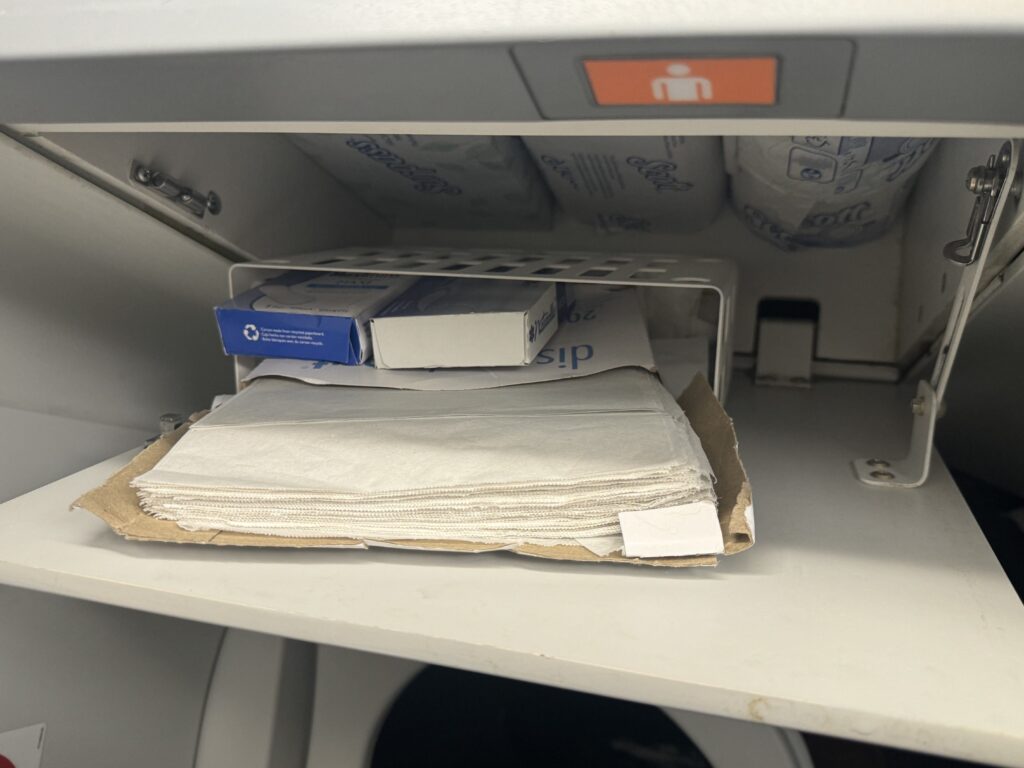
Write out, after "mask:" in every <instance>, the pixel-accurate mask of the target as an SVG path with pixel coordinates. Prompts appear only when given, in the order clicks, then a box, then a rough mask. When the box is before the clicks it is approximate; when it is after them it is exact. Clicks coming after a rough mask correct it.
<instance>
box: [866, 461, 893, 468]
mask: <svg viewBox="0 0 1024 768" xmlns="http://www.w3.org/2000/svg"><path fill="white" fill-rule="evenodd" d="M865 463H866V464H867V465H868V466H869V467H888V466H889V462H888V461H886V460H885V459H868V460H867V462H865Z"/></svg>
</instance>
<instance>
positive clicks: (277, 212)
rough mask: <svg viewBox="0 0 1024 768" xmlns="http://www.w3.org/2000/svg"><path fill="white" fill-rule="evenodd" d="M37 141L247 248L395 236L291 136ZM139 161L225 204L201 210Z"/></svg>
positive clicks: (260, 253)
mask: <svg viewBox="0 0 1024 768" xmlns="http://www.w3.org/2000/svg"><path fill="white" fill-rule="evenodd" d="M33 141H34V143H36V144H38V145H39V146H41V147H42V148H43V149H45V150H47V151H50V152H53V153H55V154H57V155H58V156H59V157H60V158H61V159H62V160H63V161H66V162H67V163H69V164H70V165H72V166H74V167H76V168H81V169H83V170H84V171H85V172H86V173H90V174H95V175H97V176H98V177H99V178H100V179H102V180H103V181H104V182H105V183H107V184H109V185H111V186H112V188H114V189H116V190H117V191H118V193H119V194H121V195H124V196H128V197H130V198H131V199H133V200H136V201H139V202H140V203H141V204H143V205H147V206H150V207H155V208H159V209H160V210H161V212H162V213H163V214H164V215H166V216H169V217H171V218H173V219H174V220H175V222H176V224H177V225H178V226H182V227H186V228H188V229H190V230H192V231H196V232H198V233H201V234H202V235H203V236H205V237H208V238H210V239H211V240H212V241H213V242H214V243H216V244H218V245H220V246H222V247H223V248H224V249H225V250H226V251H230V252H235V253H238V254H239V255H240V256H242V257H246V258H270V257H272V256H281V255H283V254H287V253H301V252H304V251H314V250H320V249H323V248H330V247H334V246H337V245H341V244H343V243H349V242H363V243H365V242H377V241H379V240H381V239H385V238H387V236H388V228H387V226H386V225H385V224H384V222H382V221H381V220H380V219H378V218H377V217H376V215H375V214H373V213H372V212H371V211H370V210H369V209H367V208H366V207H365V206H364V205H363V204H362V203H360V202H359V201H358V200H356V199H355V198H353V197H352V195H351V194H350V193H349V192H348V191H347V190H346V189H345V188H344V187H343V186H341V185H340V184H339V183H338V182H337V181H336V180H335V179H333V178H332V177H331V176H330V175H329V174H328V173H327V172H326V171H325V170H324V169H323V168H321V167H320V166H319V165H317V164H316V163H315V162H313V161H312V160H310V159H309V158H308V157H306V156H305V155H304V154H303V153H302V152H301V151H300V150H298V149H297V148H296V147H295V146H294V145H293V144H292V143H291V142H290V141H288V140H287V139H286V138H285V137H283V136H274V135H261V134H245V133H243V134H195V133H143V134H116V133H68V134H44V135H42V136H39V137H38V138H36V139H34V140H33ZM136 161H137V162H139V163H142V164H143V165H145V166H147V167H150V168H152V169H153V170H158V171H160V172H162V173H165V174H167V175H168V176H171V177H173V178H174V179H176V180H177V181H179V182H181V183H183V184H186V185H189V186H191V187H193V188H194V189H195V191H196V192H198V193H200V194H203V195H205V194H207V193H208V192H209V191H210V190H213V191H215V192H216V193H217V195H218V197H219V198H220V201H221V207H222V210H221V211H220V213H218V214H216V215H213V214H210V213H207V214H206V215H205V216H203V217H202V218H199V217H197V216H195V215H193V214H192V213H189V212H187V211H184V210H183V209H182V208H181V207H180V206H178V205H176V204H174V203H172V202H171V201H170V200H168V199H167V198H166V197H164V196H162V195H160V194H159V193H157V192H154V191H153V190H150V189H146V188H145V187H142V186H140V185H139V184H136V183H133V182H132V181H130V180H129V169H130V168H131V165H132V163H133V162H136Z"/></svg>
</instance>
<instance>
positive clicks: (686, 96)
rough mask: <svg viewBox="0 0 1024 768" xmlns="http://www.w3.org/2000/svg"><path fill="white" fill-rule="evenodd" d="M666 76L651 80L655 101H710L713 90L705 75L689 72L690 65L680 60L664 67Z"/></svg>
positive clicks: (712, 97)
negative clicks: (700, 75)
mask: <svg viewBox="0 0 1024 768" xmlns="http://www.w3.org/2000/svg"><path fill="white" fill-rule="evenodd" d="M665 71H666V72H667V73H668V76H667V77H666V76H662V77H656V78H654V79H653V80H651V92H652V93H653V95H654V98H655V100H657V101H673V102H688V101H711V100H712V99H714V90H713V89H712V86H711V81H710V80H708V79H707V78H706V77H696V76H694V75H692V74H690V72H691V70H690V67H689V66H688V65H686V64H683V63H681V62H677V63H675V64H669V65H668V66H667V67H665Z"/></svg>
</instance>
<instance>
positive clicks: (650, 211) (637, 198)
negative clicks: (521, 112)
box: [523, 136, 725, 232]
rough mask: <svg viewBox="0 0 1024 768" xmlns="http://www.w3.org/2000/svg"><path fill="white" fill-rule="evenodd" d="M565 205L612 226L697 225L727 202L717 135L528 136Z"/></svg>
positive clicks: (682, 228) (665, 228)
mask: <svg viewBox="0 0 1024 768" xmlns="http://www.w3.org/2000/svg"><path fill="white" fill-rule="evenodd" d="M523 141H524V142H525V144H526V148H527V149H528V150H529V151H530V153H531V154H532V155H533V157H534V159H535V160H536V161H537V166H538V167H539V168H540V170H541V173H543V174H544V178H545V180H546V181H547V183H548V186H550V187H551V191H552V192H553V193H554V195H555V198H556V199H557V200H558V203H559V205H561V207H562V209H563V210H564V211H565V212H566V213H567V214H569V215H570V216H572V217H573V218H574V219H579V220H580V221H584V222H586V223H588V224H593V225H594V226H595V227H597V228H598V229H601V230H603V231H605V232H696V231H698V230H701V229H703V228H704V227H706V226H708V225H709V224H711V222H712V221H714V220H715V217H716V216H717V215H718V212H719V211H720V210H721V208H722V204H723V203H724V202H725V170H724V168H723V165H722V140H721V138H719V137H718V136H572V137H566V136H526V137H524V138H523Z"/></svg>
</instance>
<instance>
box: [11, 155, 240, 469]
mask: <svg viewBox="0 0 1024 768" xmlns="http://www.w3.org/2000/svg"><path fill="white" fill-rule="evenodd" d="M0 176H2V177H3V178H4V180H5V182H6V183H4V184H0V253H2V256H3V280H2V281H0V328H2V329H3V332H2V336H0V339H2V341H0V349H2V353H3V359H4V361H5V364H4V372H3V376H0V406H2V407H10V408H15V409H19V410H27V411H36V412H40V413H46V414H49V415H52V416H62V417H68V418H72V419H79V420H82V421H90V422H95V423H99V424H106V425H110V426H117V427H124V428H128V429H137V430H150V429H153V428H154V426H155V424H156V420H157V418H158V417H159V415H160V414H161V413H163V412H166V411H180V412H189V411H191V410H195V409H198V408H202V407H206V406H207V405H208V404H209V401H210V397H212V396H213V395H214V394H217V393H218V392H228V391H231V389H232V383H231V364H230V360H229V358H227V357H225V356H224V354H223V352H222V351H221V348H220V343H219V340H218V337H217V327H216V324H215V322H214V318H213V311H212V309H211V308H212V307H213V305H214V304H215V303H216V302H217V301H218V300H220V299H222V298H223V297H224V294H225V291H226V286H227V270H228V266H229V263H228V262H227V261H225V260H224V259H222V258H221V257H219V256H217V255H215V254H214V253H212V252H211V251H209V250H207V249H205V248H203V247H201V246H199V245H198V244H197V243H196V242H195V241H193V240H190V239H189V238H188V237H186V236H184V235H182V234H180V233H179V232H176V231H174V230H172V229H170V228H169V227H167V226H165V225H163V224H161V223H159V222H157V221H156V220H154V219H152V218H150V217H148V216H145V215H141V214H140V213H139V211H138V210H136V209H135V208H132V207H131V206H129V205H128V204H126V203H125V202H123V201H121V200H119V199H117V198H115V197H113V196H111V195H110V194H108V193H106V192H104V191H102V190H100V189H98V188H97V187H95V186H93V185H91V184H89V183H88V182H86V181H83V180H82V179H81V178H79V177H77V176H75V175H73V174H71V173H69V172H68V171H66V170H64V169H62V168H60V167H59V166H57V165H56V164H54V163H52V162H50V161H48V160H46V159H44V158H42V157H40V156H39V155H38V154H36V153H34V152H32V151H31V150H29V149H27V148H25V147H23V146H21V145H19V144H16V143H15V142H13V141H11V140H10V139H8V138H6V137H2V136H0ZM13 438H14V436H13V435H11V436H7V435H5V439H13ZM58 445H59V441H58ZM93 458H96V457H93Z"/></svg>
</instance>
